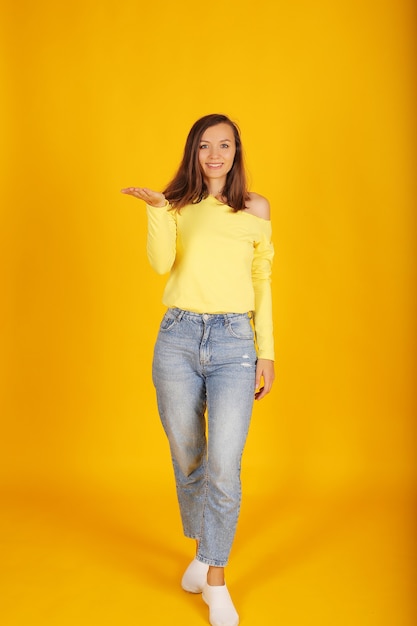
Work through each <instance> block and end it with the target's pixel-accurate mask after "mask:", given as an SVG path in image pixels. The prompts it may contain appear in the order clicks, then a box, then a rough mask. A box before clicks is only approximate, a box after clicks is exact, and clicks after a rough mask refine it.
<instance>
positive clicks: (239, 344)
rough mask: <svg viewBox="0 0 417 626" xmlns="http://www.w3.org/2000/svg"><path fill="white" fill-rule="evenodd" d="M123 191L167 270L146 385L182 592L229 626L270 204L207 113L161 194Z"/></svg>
mask: <svg viewBox="0 0 417 626" xmlns="http://www.w3.org/2000/svg"><path fill="white" fill-rule="evenodd" d="M122 192H123V193H126V194H129V195H132V196H134V197H135V198H139V199H141V200H144V201H145V202H146V205H147V214H148V240H147V252H148V258H149V260H150V263H151V265H152V266H153V268H154V269H155V270H156V271H157V272H158V273H160V274H164V273H166V272H170V274H169V278H168V281H167V285H166V287H165V291H164V296H163V302H164V304H165V305H167V307H168V310H167V312H166V314H165V316H164V318H163V320H162V323H161V327H160V330H159V334H158V338H157V342H156V345H155V352H154V359H153V381H154V385H155V388H156V392H157V401H158V409H159V414H160V417H161V421H162V424H163V427H164V429H165V432H166V434H167V436H168V440H169V443H170V449H171V454H172V462H173V466H174V472H175V478H176V485H177V495H178V501H179V506H180V511H181V518H182V522H183V528H184V534H185V535H186V536H187V537H190V538H194V539H195V540H196V543H197V552H196V557H195V559H194V560H193V561H192V562H191V564H190V565H189V566H188V568H187V570H186V571H185V573H184V576H183V578H182V583H181V584H182V587H183V589H185V590H186V591H189V592H192V593H201V592H202V594H203V599H204V601H205V602H206V603H207V604H208V606H209V612H210V623H211V624H212V626H236V625H237V624H238V622H239V617H238V614H237V612H236V609H235V607H234V605H233V602H232V600H231V598H230V594H229V592H228V589H227V587H226V584H225V577H224V568H225V566H226V564H227V562H228V558H229V552H230V549H231V546H232V542H233V539H234V536H235V530H236V524H237V519H238V514H239V507H240V497H241V486H240V463H241V456H242V452H243V448H244V445H245V441H246V436H247V432H248V428H249V422H250V416H251V412H252V407H253V399H254V398H256V399H258V400H260V399H261V398H263V397H264V396H265V395H266V394H267V393H268V392H269V391H270V389H271V386H272V383H273V379H274V352H273V334H272V306H271V289H270V274H271V263H272V257H273V248H272V244H271V241H270V237H271V224H270V221H269V220H270V210H269V204H268V201H267V200H266V199H265V198H263V197H262V196H260V195H258V194H255V193H253V192H248V191H247V188H246V177H245V170H244V165H243V154H242V145H241V140H240V135H239V130H238V128H237V126H236V125H235V124H234V123H233V122H232V121H231V120H230V119H229V118H228V117H226V116H224V115H217V114H213V115H206V116H205V117H203V118H201V119H199V120H198V121H197V122H196V123H195V124H194V126H193V127H192V129H191V130H190V133H189V135H188V138H187V141H186V145H185V150H184V156H183V160H182V162H181V165H180V167H179V169H178V172H177V174H176V175H175V177H174V179H173V180H172V181H171V183H170V184H169V185H168V186H167V188H166V189H165V190H164V192H163V193H160V192H157V191H152V190H150V189H147V188H141V187H129V188H126V189H123V190H122ZM253 328H254V330H255V337H254V331H253ZM254 338H255V339H256V345H255V341H254ZM262 381H263V384H262ZM261 384H262V386H261ZM206 411H207V438H206V420H205V414H206Z"/></svg>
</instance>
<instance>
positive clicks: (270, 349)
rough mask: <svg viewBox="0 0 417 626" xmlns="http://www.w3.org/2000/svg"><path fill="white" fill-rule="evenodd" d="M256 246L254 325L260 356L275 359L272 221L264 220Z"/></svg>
mask: <svg viewBox="0 0 417 626" xmlns="http://www.w3.org/2000/svg"><path fill="white" fill-rule="evenodd" d="M254 248H255V249H254V256H253V261H252V283H253V289H254V293H255V312H254V313H255V314H254V325H255V335H256V343H257V346H258V358H260V359H271V360H272V361H273V360H274V335H273V325H272V293H271V270H272V259H273V257H274V247H273V244H272V242H271V222H269V221H266V220H263V223H262V228H261V237H260V239H259V241H257V242H255V245H254Z"/></svg>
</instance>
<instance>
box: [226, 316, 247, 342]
mask: <svg viewBox="0 0 417 626" xmlns="http://www.w3.org/2000/svg"><path fill="white" fill-rule="evenodd" d="M227 330H228V331H229V334H230V335H231V336H232V337H235V338H236V339H253V328H252V325H251V323H250V320H249V318H248V317H246V316H245V317H244V316H242V317H229V318H228V320H227Z"/></svg>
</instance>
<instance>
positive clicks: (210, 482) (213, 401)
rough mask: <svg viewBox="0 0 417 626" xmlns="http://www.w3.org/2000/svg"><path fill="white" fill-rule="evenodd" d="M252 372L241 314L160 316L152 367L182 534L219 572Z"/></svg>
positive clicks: (176, 312) (251, 350)
mask: <svg viewBox="0 0 417 626" xmlns="http://www.w3.org/2000/svg"><path fill="white" fill-rule="evenodd" d="M255 369H256V352H255V346H254V336H253V330H252V325H251V323H250V316H249V315H248V314H247V313H242V314H241V313H230V314H229V313H228V314H201V315H200V314H198V313H191V312H188V311H183V310H181V309H168V311H167V312H166V314H165V316H164V318H163V320H162V323H161V326H160V330H159V334H158V339H157V342H156V345H155V352H154V360H153V381H154V385H155V387H156V392H157V400H158V409H159V414H160V417H161V421H162V425H163V427H164V430H165V432H166V434H167V437H168V440H169V444H170V449H171V455H172V462H173V466H174V472H175V479H176V486H177V495H178V501H179V505H180V511H181V519H182V523H183V528H184V534H185V535H186V536H187V537H191V538H194V539H198V540H199V549H198V553H197V559H198V560H199V561H201V562H203V563H207V564H208V565H214V566H217V567H224V566H225V565H226V564H227V561H228V558H229V553H230V549H231V546H232V543H233V539H234V536H235V531H236V524H237V519H238V515H239V509H240V500H241V484H240V466H241V458H242V452H243V448H244V445H245V441H246V437H247V433H248V428H249V422H250V417H251V413H252V407H253V398H254V391H255ZM206 409H207V428H206V420H205V411H206Z"/></svg>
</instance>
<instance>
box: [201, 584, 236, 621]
mask: <svg viewBox="0 0 417 626" xmlns="http://www.w3.org/2000/svg"><path fill="white" fill-rule="evenodd" d="M203 600H204V602H205V603H206V604H208V606H209V612H210V624H211V626H237V625H238V624H239V615H238V614H237V611H236V609H235V607H234V606H233V602H232V598H231V597H230V593H229V591H228V589H227V587H226V585H222V586H218V587H217V586H212V585H209V584H206V585H204V589H203Z"/></svg>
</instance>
